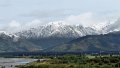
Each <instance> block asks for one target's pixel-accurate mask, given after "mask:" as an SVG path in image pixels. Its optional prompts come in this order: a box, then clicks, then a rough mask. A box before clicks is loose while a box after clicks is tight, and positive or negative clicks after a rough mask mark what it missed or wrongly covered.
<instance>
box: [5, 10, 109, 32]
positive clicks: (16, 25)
mask: <svg viewBox="0 0 120 68" xmlns="http://www.w3.org/2000/svg"><path fill="white" fill-rule="evenodd" d="M106 17H107V16H106ZM57 21H58V22H59V21H61V20H57ZM62 21H63V22H64V23H66V24H71V25H73V24H74V25H78V24H81V25H83V26H85V27H87V26H91V25H94V24H99V23H106V22H107V21H108V20H107V19H103V16H99V14H97V13H92V12H86V13H82V14H79V15H70V16H67V17H66V18H64V19H63V20H62ZM49 22H51V21H49ZM49 22H45V21H41V20H39V19H35V20H32V21H30V22H17V21H15V20H12V21H11V22H10V23H9V24H7V25H6V26H5V27H4V30H7V31H13V32H14V31H18V30H20V29H21V30H22V29H29V28H32V27H37V26H40V25H44V24H47V23H49ZM52 22H55V23H56V21H52ZM6 27H7V28H6Z"/></svg>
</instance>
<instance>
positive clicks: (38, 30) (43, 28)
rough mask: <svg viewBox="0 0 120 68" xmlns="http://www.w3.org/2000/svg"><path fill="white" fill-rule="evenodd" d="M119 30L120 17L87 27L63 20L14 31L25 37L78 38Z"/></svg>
mask: <svg viewBox="0 0 120 68" xmlns="http://www.w3.org/2000/svg"><path fill="white" fill-rule="evenodd" d="M114 31H120V19H118V20H117V21H115V22H114V23H99V24H95V25H92V26H89V27H84V26H82V25H69V24H65V22H64V21H59V22H50V23H48V24H46V25H37V27H36V26H35V27H31V28H30V29H27V30H22V31H19V32H16V33H15V34H16V35H18V36H22V37H25V38H45V37H64V38H70V37H72V38H78V37H82V36H86V35H99V34H107V33H110V32H114Z"/></svg>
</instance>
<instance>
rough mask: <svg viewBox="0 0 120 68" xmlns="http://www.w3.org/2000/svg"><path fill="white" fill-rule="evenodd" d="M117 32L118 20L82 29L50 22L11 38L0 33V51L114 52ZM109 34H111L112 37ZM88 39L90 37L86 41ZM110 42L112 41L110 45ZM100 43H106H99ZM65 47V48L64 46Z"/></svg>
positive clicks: (119, 22) (17, 33)
mask: <svg viewBox="0 0 120 68" xmlns="http://www.w3.org/2000/svg"><path fill="white" fill-rule="evenodd" d="M119 31H120V19H118V20H117V21H115V22H114V23H109V22H108V23H104V24H103V23H100V24H97V25H93V26H88V27H84V26H82V25H69V24H65V23H64V21H59V22H57V23H56V22H51V23H49V24H46V25H37V26H35V27H31V28H30V29H25V30H19V31H17V32H14V33H12V34H11V33H9V32H5V31H1V32H0V40H1V41H0V47H1V49H0V51H2V52H6V51H45V50H46V51H47V50H49V51H61V50H63V51H81V50H85V51H87V50H97V49H99V50H110V49H107V48H108V47H111V48H112V47H114V48H113V49H111V50H115V48H118V50H119V43H118V41H119V39H117V37H119ZM111 33H115V35H114V34H111ZM101 34H103V35H101ZM104 34H106V35H104ZM109 34H110V35H109ZM116 34H117V35H116ZM89 35H91V36H90V37H88V36H89ZM83 38H84V39H83ZM90 38H92V39H90ZM108 38H110V39H108ZM76 39H77V40H78V39H79V40H78V42H76V41H75V42H74V40H76ZM104 39H107V40H104ZM113 39H114V40H115V41H114V42H110V41H112V40H113ZM91 40H92V41H91ZM101 40H104V41H106V42H104V43H103V41H102V42H101ZM71 42H72V43H71ZM96 42H97V43H96ZM66 43H68V44H69V45H68V44H67V45H66ZM108 43H109V44H108ZM73 44H75V45H73ZM98 44H100V45H98ZM89 46H90V47H89ZM106 46H107V47H106ZM78 47H79V48H78Z"/></svg>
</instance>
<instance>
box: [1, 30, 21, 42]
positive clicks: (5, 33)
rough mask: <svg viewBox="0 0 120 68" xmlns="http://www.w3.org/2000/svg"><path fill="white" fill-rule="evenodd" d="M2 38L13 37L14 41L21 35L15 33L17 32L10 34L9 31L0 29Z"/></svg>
mask: <svg viewBox="0 0 120 68" xmlns="http://www.w3.org/2000/svg"><path fill="white" fill-rule="evenodd" d="M0 38H2V39H12V40H13V42H17V41H18V40H19V38H20V37H19V36H17V35H15V34H10V33H7V32H5V31H0Z"/></svg>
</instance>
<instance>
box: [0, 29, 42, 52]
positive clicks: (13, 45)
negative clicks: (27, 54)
mask: <svg viewBox="0 0 120 68" xmlns="http://www.w3.org/2000/svg"><path fill="white" fill-rule="evenodd" d="M40 49H41V48H40V47H38V46H36V45H35V44H33V43H31V42H29V41H27V40H25V39H22V38H20V37H19V36H16V35H14V34H9V33H7V32H3V31H1V32H0V52H17V51H39V50H40Z"/></svg>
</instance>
